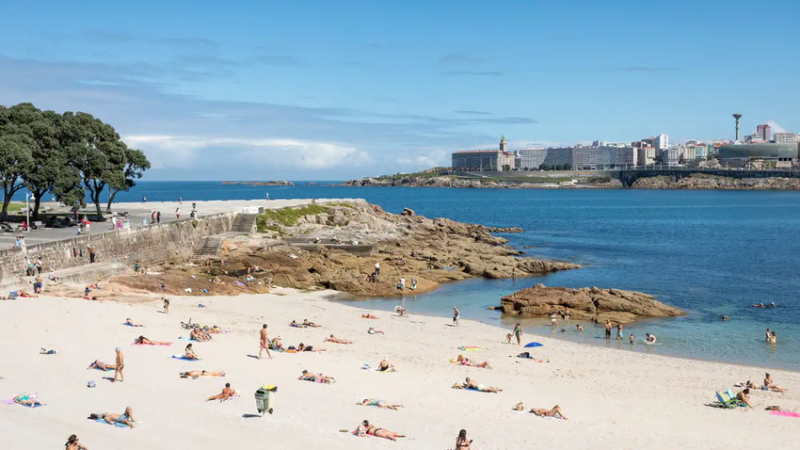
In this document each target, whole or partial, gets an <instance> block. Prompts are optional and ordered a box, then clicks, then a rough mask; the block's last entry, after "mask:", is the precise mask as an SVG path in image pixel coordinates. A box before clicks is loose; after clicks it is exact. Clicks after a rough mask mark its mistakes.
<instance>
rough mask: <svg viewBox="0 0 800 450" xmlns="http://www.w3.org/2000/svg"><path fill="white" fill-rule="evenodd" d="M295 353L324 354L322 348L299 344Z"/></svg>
mask: <svg viewBox="0 0 800 450" xmlns="http://www.w3.org/2000/svg"><path fill="white" fill-rule="evenodd" d="M297 351H298V352H324V351H325V349H324V348H319V347H317V348H314V346H313V345H305V344H303V343H302V342H301V343H300V344H298V345H297Z"/></svg>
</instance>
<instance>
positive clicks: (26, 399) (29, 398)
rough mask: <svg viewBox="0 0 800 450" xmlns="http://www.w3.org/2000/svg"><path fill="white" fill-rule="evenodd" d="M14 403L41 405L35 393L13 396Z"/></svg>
mask: <svg viewBox="0 0 800 450" xmlns="http://www.w3.org/2000/svg"><path fill="white" fill-rule="evenodd" d="M14 403H16V404H18V405H24V406H31V407H33V406H42V402H40V401H39V399H38V398H37V397H36V394H30V395H28V394H19V395H18V396H16V397H14Z"/></svg>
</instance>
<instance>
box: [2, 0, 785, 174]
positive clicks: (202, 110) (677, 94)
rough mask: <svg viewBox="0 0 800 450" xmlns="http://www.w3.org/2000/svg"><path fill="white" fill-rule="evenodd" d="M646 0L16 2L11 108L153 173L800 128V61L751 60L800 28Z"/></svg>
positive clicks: (429, 159)
mask: <svg viewBox="0 0 800 450" xmlns="http://www.w3.org/2000/svg"><path fill="white" fill-rule="evenodd" d="M642 3H643V2H628V1H615V2H611V3H610V4H605V5H598V4H595V2H576V1H573V2H566V3H565V2H559V3H557V4H555V3H540V2H536V3H534V2H525V1H509V2H505V3H503V4H500V5H498V4H486V3H485V2H478V1H462V2H458V3H455V2H441V3H436V4H430V3H423V2H417V1H410V2H403V3H402V4H397V3H393V2H370V3H362V2H355V3H349V4H332V3H329V2H322V1H308V2H297V3H293V4H283V5H265V4H262V3H261V2H254V1H238V2H230V4H226V5H225V8H222V7H221V6H220V5H219V4H218V3H216V2H210V1H206V0H199V1H195V2H170V3H169V4H164V3H163V2H152V1H142V2H138V3H136V4H135V5H133V4H108V3H96V2H90V1H84V0H76V1H74V2H70V3H68V4H67V3H55V4H52V3H46V4H45V3H44V2H39V1H35V0H34V1H30V2H25V3H22V2H18V3H6V4H3V5H0V25H2V27H0V39H3V42H4V43H6V45H5V46H4V48H3V49H2V50H0V104H4V105H6V106H10V105H12V104H15V103H19V102H26V101H30V102H33V103H34V104H35V105H36V106H38V107H40V108H42V109H54V110H56V111H58V112H62V111H64V110H73V111H74V110H81V111H86V112H89V113H92V114H94V115H96V116H97V117H99V118H101V119H102V120H104V121H106V122H108V123H111V124H112V125H114V126H115V127H116V128H117V130H118V132H119V133H120V135H122V137H123V139H124V140H125V141H126V142H127V143H128V144H129V145H130V146H133V147H135V148H139V149H141V150H143V151H145V152H146V153H147V155H148V157H149V158H150V159H151V161H152V162H153V169H152V170H151V171H150V172H148V174H147V179H152V180H176V179H274V178H280V179H287V178H288V179H309V180H313V179H317V180H324V179H343V178H355V177H359V176H367V175H373V174H380V173H397V172H410V171H414V170H419V169H424V168H428V167H433V166H440V165H447V163H448V161H449V159H450V154H451V152H453V151H456V150H462V149H463V150H468V149H472V148H486V147H494V146H495V145H496V142H497V139H498V138H499V135H500V134H501V133H504V134H505V135H506V136H509V137H510V136H514V137H515V138H516V139H511V140H510V141H509V142H508V146H509V148H523V147H526V146H535V145H537V144H538V145H542V146H551V145H553V146H557V145H571V144H576V143H588V142H592V141H594V140H597V139H601V140H605V141H610V142H615V141H619V142H631V141H635V140H637V139H641V138H644V137H649V136H657V135H658V134H660V133H665V134H669V136H670V140H671V141H672V142H685V141H687V140H690V139H697V140H704V141H708V140H713V139H733V137H734V136H733V134H734V131H733V123H732V119H731V116H730V115H731V113H733V112H740V113H742V114H743V115H744V116H743V118H742V122H741V129H742V137H743V136H746V135H749V134H751V133H752V132H753V131H756V127H757V126H758V125H761V124H769V125H770V127H771V132H772V134H773V135H774V134H775V133H780V132H781V131H782V130H787V131H790V132H797V131H800V111H798V110H797V109H796V108H795V106H794V105H796V104H797V103H798V102H800V92H797V90H796V89H793V86H794V84H795V82H794V76H793V74H795V73H797V69H799V68H800V62H797V61H795V60H792V59H787V58H775V59H774V60H773V59H771V58H765V59H764V60H761V61H753V60H752V58H750V57H748V55H753V54H763V50H764V49H765V48H768V49H769V53H770V54H776V55H781V54H791V52H792V51H793V50H794V47H795V45H794V44H793V42H796V38H794V36H793V34H792V31H791V29H790V27H789V29H787V27H779V26H772V25H771V23H770V22H769V21H758V20H744V19H742V18H743V17H746V14H744V15H743V12H745V11H746V10H747V8H748V7H747V6H746V5H737V6H738V7H735V8H731V7H730V3H729V2H721V1H716V0H712V1H708V2H703V4H702V5H698V4H697V3H696V2H688V1H678V2H672V3H670V5H669V7H662V6H658V5H646V4H642ZM767 3H768V5H767V6H768V7H769V9H771V10H774V11H777V10H779V11H781V15H782V16H785V17H792V16H794V15H795V14H793V13H798V12H800V5H797V4H796V2H790V1H770V2H767ZM751 7H752V5H751ZM760 7H763V6H760ZM609 24H616V26H615V27H609ZM643 24H644V25H643ZM23 36H24V39H22V38H21V37H23ZM734 37H735V39H734ZM709 55H713V59H712V57H710V56H709Z"/></svg>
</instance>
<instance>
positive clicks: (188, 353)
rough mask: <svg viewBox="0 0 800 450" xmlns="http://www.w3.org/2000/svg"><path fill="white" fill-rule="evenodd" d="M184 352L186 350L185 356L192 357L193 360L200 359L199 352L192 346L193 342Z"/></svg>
mask: <svg viewBox="0 0 800 450" xmlns="http://www.w3.org/2000/svg"><path fill="white" fill-rule="evenodd" d="M183 352H184V353H183V356H184V358H186V359H192V360H197V359H200V358H198V357H197V354H196V353H195V352H194V349H193V348H192V344H191V343H190V344H189V345H187V346H186V349H184V351H183Z"/></svg>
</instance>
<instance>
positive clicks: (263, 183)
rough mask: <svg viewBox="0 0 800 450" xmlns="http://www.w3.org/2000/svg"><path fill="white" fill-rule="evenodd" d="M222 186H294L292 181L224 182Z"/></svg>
mask: <svg viewBox="0 0 800 450" xmlns="http://www.w3.org/2000/svg"><path fill="white" fill-rule="evenodd" d="M222 184H228V185H243V186H294V183H292V182H291V181H286V180H283V181H223V182H222Z"/></svg>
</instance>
